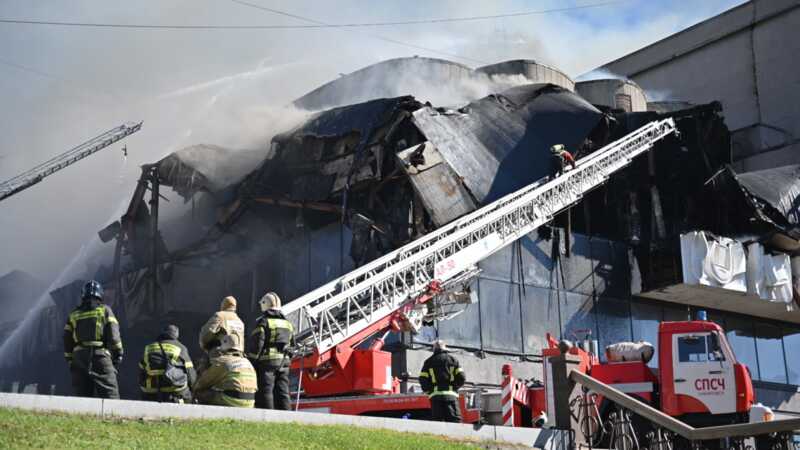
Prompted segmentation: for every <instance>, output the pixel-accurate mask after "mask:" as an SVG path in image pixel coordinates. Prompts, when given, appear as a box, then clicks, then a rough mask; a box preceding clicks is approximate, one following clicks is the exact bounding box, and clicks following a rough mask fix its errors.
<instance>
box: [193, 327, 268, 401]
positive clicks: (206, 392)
mask: <svg viewBox="0 0 800 450" xmlns="http://www.w3.org/2000/svg"><path fill="white" fill-rule="evenodd" d="M234 340H235V338H234V337H233V336H232V335H225V336H223V337H222V338H221V339H220V344H219V345H218V346H217V347H216V348H215V349H214V357H212V358H211V361H210V363H209V367H208V369H206V370H205V371H204V372H203V373H202V374H201V375H200V377H199V378H198V379H197V383H195V385H194V387H193V389H192V391H193V392H194V398H195V399H197V401H198V402H200V403H203V404H206V405H218V406H235V407H239V408H252V407H253V406H254V405H255V399H256V390H257V388H258V385H257V381H256V371H255V369H254V368H253V365H252V364H250V361H248V360H247V358H245V357H244V355H242V352H241V351H239V350H237V349H236V348H234V345H235V344H234Z"/></svg>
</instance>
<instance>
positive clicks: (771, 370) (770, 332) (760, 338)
mask: <svg viewBox="0 0 800 450" xmlns="http://www.w3.org/2000/svg"><path fill="white" fill-rule="evenodd" d="M781 338H782V336H781V329H780V327H777V326H775V325H771V324H767V323H763V322H757V323H756V350H757V352H758V368H759V372H760V374H761V378H760V379H761V380H762V381H773V382H775V383H786V366H785V365H784V362H783V340H782V339H781Z"/></svg>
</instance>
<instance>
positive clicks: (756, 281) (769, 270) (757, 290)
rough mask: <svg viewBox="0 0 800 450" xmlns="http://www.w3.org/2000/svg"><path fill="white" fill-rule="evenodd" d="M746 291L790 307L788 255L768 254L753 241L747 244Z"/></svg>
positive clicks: (790, 286)
mask: <svg viewBox="0 0 800 450" xmlns="http://www.w3.org/2000/svg"><path fill="white" fill-rule="evenodd" d="M747 292H749V293H751V294H755V295H758V297H759V298H762V299H764V300H769V301H772V302H781V303H786V309H788V310H790V311H791V309H792V267H791V260H790V259H789V255H787V254H785V253H776V254H769V253H766V252H765V249H764V246H762V245H761V244H759V243H758V242H754V243H752V244H750V245H748V246H747Z"/></svg>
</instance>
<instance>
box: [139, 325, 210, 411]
mask: <svg viewBox="0 0 800 450" xmlns="http://www.w3.org/2000/svg"><path fill="white" fill-rule="evenodd" d="M165 357H166V359H167V360H168V361H169V362H170V365H171V366H174V367H176V368H177V369H179V370H181V371H183V372H184V374H185V377H184V380H183V383H180V384H174V383H173V382H172V381H171V380H170V379H169V377H166V376H165V375H164V372H165V370H166V367H167V364H166V363H165ZM196 381H197V372H196V371H195V369H194V364H193V363H192V358H191V357H189V351H188V350H187V349H186V347H185V346H184V345H183V344H181V343H180V342H179V341H178V340H177V339H175V338H174V337H173V336H169V335H166V334H161V335H160V336H158V340H157V341H156V342H153V343H152V344H148V345H147V346H145V348H144V355H143V356H142V360H141V362H139V388H140V389H141V390H142V394H151V395H148V396H147V399H154V400H156V399H158V400H162V401H166V400H169V399H171V398H172V397H181V398H184V399H188V398H189V397H191V392H190V387H191V386H192V385H194V383H195V382H196ZM159 393H161V394H162V395H163V394H166V395H164V397H163V398H159V395H158V394H159Z"/></svg>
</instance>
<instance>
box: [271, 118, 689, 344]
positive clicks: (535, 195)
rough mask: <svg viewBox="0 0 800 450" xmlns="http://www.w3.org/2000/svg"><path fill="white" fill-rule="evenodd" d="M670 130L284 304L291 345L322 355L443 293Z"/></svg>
mask: <svg viewBox="0 0 800 450" xmlns="http://www.w3.org/2000/svg"><path fill="white" fill-rule="evenodd" d="M672 133H676V134H677V129H676V126H675V122H674V121H673V120H672V119H671V118H669V119H665V120H660V121H654V122H651V123H649V124H647V125H645V126H643V127H641V128H639V129H638V130H636V131H634V132H632V133H630V134H628V135H626V136H625V137H623V138H621V139H619V140H617V141H615V142H613V143H611V144H609V145H607V146H605V147H603V148H602V149H600V150H598V151H596V152H594V153H592V154H591V155H589V156H587V157H585V158H582V159H581V160H579V161H578V162H577V165H576V167H575V168H574V169H573V170H570V171H567V172H566V173H564V174H562V175H560V176H558V177H556V178H555V179H547V178H545V179H542V180H540V181H538V182H536V183H533V184H531V185H529V186H527V187H525V188H522V189H520V190H519V191H517V192H514V193H512V194H509V195H507V196H505V197H503V198H501V199H499V200H496V201H495V202H493V203H490V204H488V205H486V206H484V207H483V208H480V209H478V210H476V211H474V212H473V213H470V214H468V215H466V216H464V217H462V218H460V219H458V220H455V221H454V222H452V223H450V224H448V225H445V226H443V227H441V228H439V229H438V230H436V231H435V232H433V233H430V234H428V235H426V236H424V237H422V238H420V239H417V240H416V241H414V242H411V243H409V244H407V245H405V246H403V247H401V248H399V249H397V250H395V251H393V252H391V253H388V254H386V255H384V256H382V257H380V258H378V259H376V260H375V261H372V262H371V263H369V264H366V265H364V266H362V267H360V268H358V269H355V270H353V271H352V272H350V273H348V274H346V275H343V276H342V277H339V278H337V279H335V280H333V281H331V282H329V283H327V284H324V285H322V286H320V287H319V288H317V289H315V290H313V291H311V292H309V293H308V294H306V295H303V296H302V297H300V298H297V299H296V300H294V301H292V302H289V303H288V304H286V305H285V306H284V308H283V310H284V313H285V314H287V315H288V316H289V318H290V320H292V321H293V322H294V323H295V325H296V326H297V330H298V333H297V339H298V346H299V347H303V348H306V349H313V350H316V351H317V352H318V353H320V354H321V353H323V352H326V351H328V350H330V349H332V348H334V347H335V346H336V345H338V344H340V343H342V342H344V341H345V340H347V339H348V338H350V337H351V336H354V335H356V334H358V333H361V332H364V331H365V330H367V329H368V328H369V327H370V326H371V325H372V324H373V323H375V322H377V321H379V320H381V319H383V318H385V317H387V316H388V315H390V314H392V313H394V312H396V311H398V310H399V309H401V308H403V307H404V306H407V305H409V304H413V303H414V302H416V299H417V297H418V296H420V295H421V294H423V293H425V292H426V290H427V288H428V286H429V285H430V283H431V282H432V281H434V280H436V281H438V282H440V283H441V284H442V286H443V287H445V288H448V287H449V286H448V282H450V283H449V284H450V285H451V286H452V285H453V284H454V283H453V280H461V281H462V282H463V278H464V277H463V274H465V273H467V272H469V271H474V266H475V264H477V263H478V262H479V261H480V260H482V259H484V258H486V257H488V256H490V255H491V254H493V253H494V252H496V251H498V250H500V249H502V248H503V247H505V246H507V245H509V244H511V243H512V242H514V241H516V240H517V239H519V238H520V237H522V236H525V235H526V234H528V233H530V232H532V231H534V230H535V229H536V228H538V227H539V226H541V225H543V224H545V223H547V222H549V221H551V220H552V219H553V218H554V217H555V216H556V215H557V214H558V213H560V212H561V211H563V210H565V209H566V208H569V207H570V206H572V205H573V204H575V203H576V202H578V201H579V200H580V199H581V198H582V197H583V196H584V195H585V194H586V193H588V192H589V191H591V190H592V189H594V188H596V187H598V186H600V185H602V184H603V183H605V181H606V180H608V178H609V177H610V176H611V175H612V174H613V173H614V172H616V171H618V170H620V169H622V168H624V167H625V166H627V165H628V164H630V162H631V161H632V160H633V159H634V158H635V157H636V156H638V155H640V154H642V153H645V152H647V151H649V150H650V149H651V148H652V147H653V145H654V144H655V143H656V142H657V141H659V140H660V139H663V138H664V137H666V136H668V135H669V134H672ZM376 331H377V330H376Z"/></svg>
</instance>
